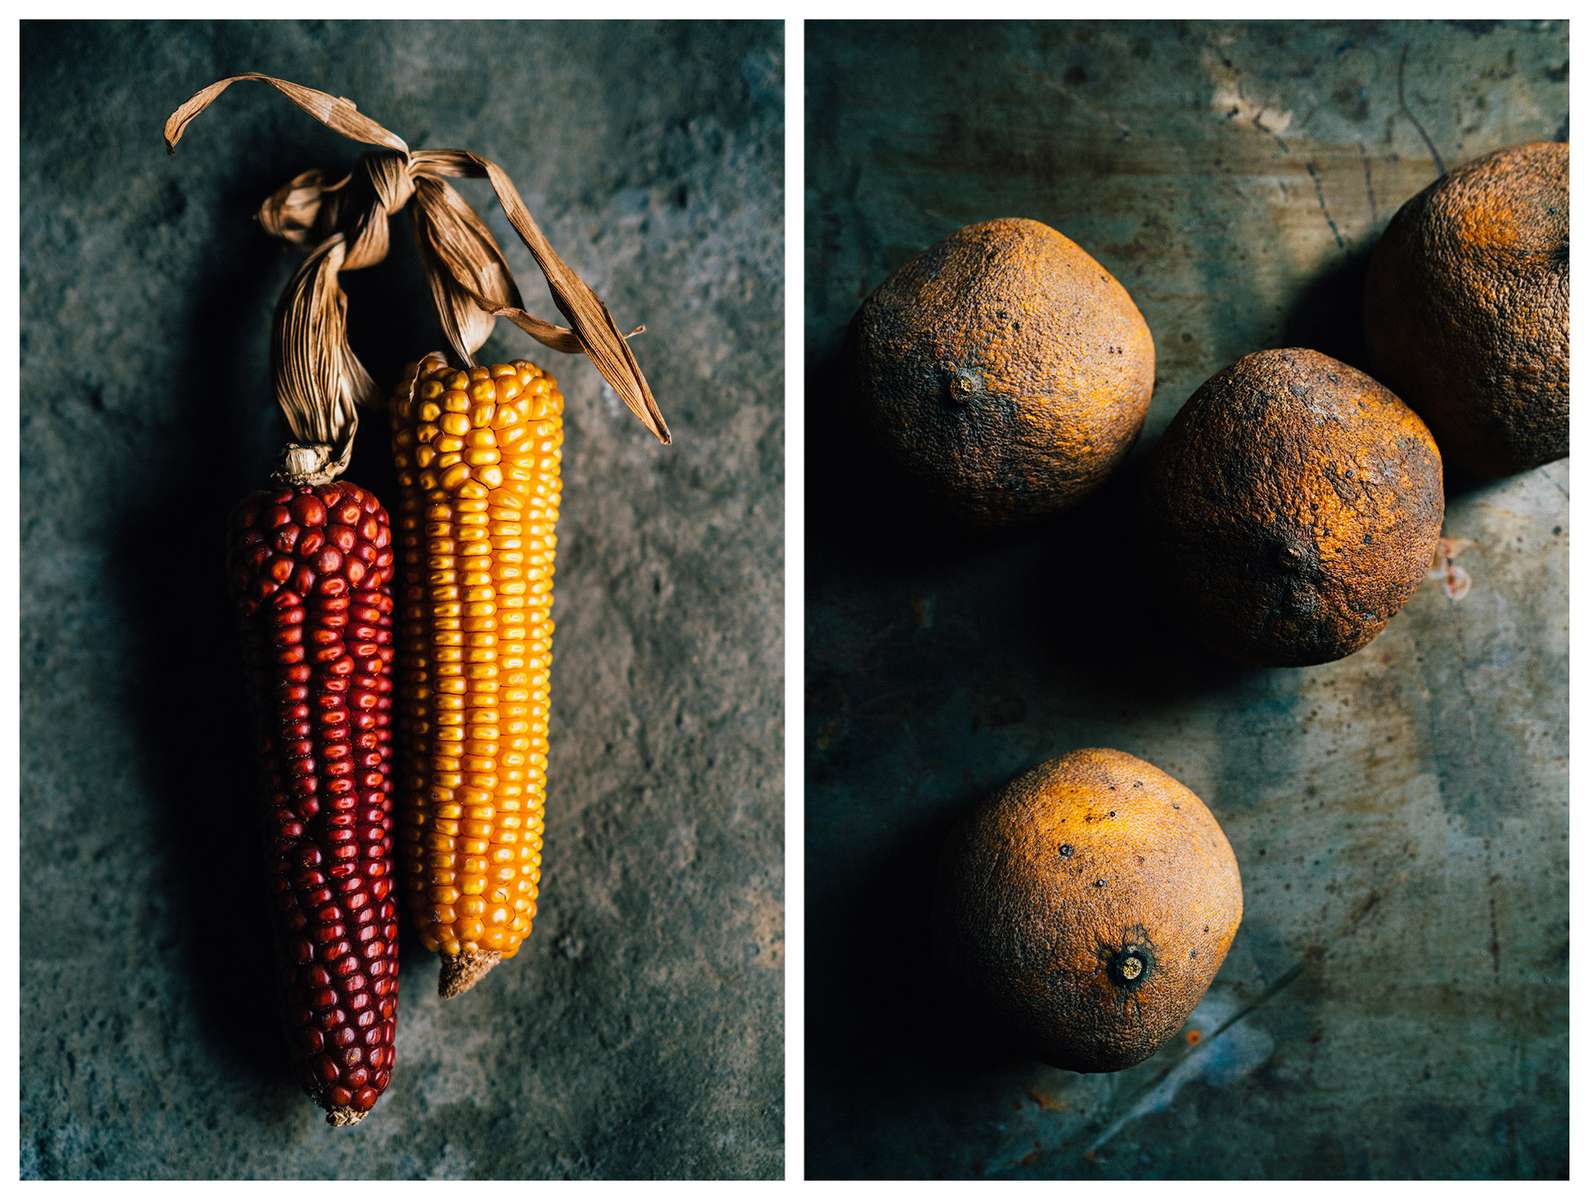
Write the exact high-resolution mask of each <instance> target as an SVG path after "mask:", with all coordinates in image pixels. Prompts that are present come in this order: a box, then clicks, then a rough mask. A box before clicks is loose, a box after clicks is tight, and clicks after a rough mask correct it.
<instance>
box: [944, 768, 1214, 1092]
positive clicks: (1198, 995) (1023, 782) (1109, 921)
mask: <svg viewBox="0 0 1589 1200" xmlns="http://www.w3.org/2000/svg"><path fill="white" fill-rule="evenodd" d="M1241 909H1242V897H1241V872H1240V871H1239V869H1238V868H1237V866H1236V856H1235V854H1234V853H1233V852H1232V851H1231V848H1230V843H1229V842H1228V841H1227V840H1226V838H1225V834H1224V831H1223V830H1221V829H1220V827H1219V822H1218V821H1216V820H1215V819H1214V815H1213V814H1212V813H1211V812H1209V811H1208V809H1207V807H1206V806H1205V805H1204V804H1203V802H1202V801H1201V800H1199V799H1198V798H1197V796H1196V795H1194V794H1193V793H1192V792H1191V791H1189V790H1188V789H1187V788H1185V787H1184V786H1182V785H1181V784H1180V783H1178V782H1177V781H1176V780H1174V779H1172V778H1171V777H1170V776H1169V775H1166V774H1165V773H1164V772H1163V771H1161V770H1159V769H1158V768H1157V767H1155V766H1153V765H1151V764H1150V763H1146V762H1143V761H1142V760H1141V759H1139V758H1135V757H1133V756H1132V755H1130V754H1125V753H1122V752H1121V751H1119V750H1077V751H1074V752H1072V753H1070V754H1067V755H1065V756H1064V757H1062V758H1055V759H1050V760H1049V761H1048V762H1045V763H1042V764H1041V765H1039V766H1037V767H1034V768H1033V769H1031V770H1030V771H1027V772H1026V773H1025V774H1023V775H1021V776H1019V777H1018V778H1016V779H1014V780H1012V781H1011V782H1010V783H1009V784H1007V785H1006V786H1005V787H1004V788H1003V789H1001V790H1000V791H999V792H998V793H997V794H995V795H994V796H993V797H992V798H991V799H989V800H988V801H986V802H985V803H984V804H982V805H981V806H980V807H979V808H978V809H977V810H976V812H974V813H973V814H972V815H971V816H970V817H969V818H968V819H967V820H966V821H965V822H964V823H963V824H962V825H961V826H960V827H959V828H958V829H957V830H956V831H955V833H954V834H953V835H952V837H951V839H950V842H949V845H948V848H947V851H946V854H945V862H944V876H943V884H942V887H941V888H940V894H939V900H938V921H937V933H938V937H939V942H940V948H941V950H942V952H943V955H944V957H945V960H946V964H945V965H946V966H947V967H948V969H950V970H952V971H954V972H955V973H956V974H957V975H962V976H964V977H966V978H969V979H970V980H971V981H972V982H973V984H974V986H975V987H976V989H977V990H978V991H980V992H981V993H982V994H983V995H984V996H985V997H986V999H987V1001H988V1002H989V1003H990V1005H991V1006H992V1008H993V1010H994V1011H995V1013H996V1014H997V1015H998V1017H999V1019H1000V1021H1001V1022H1002V1024H1003V1025H1004V1027H1006V1028H1008V1029H1009V1030H1011V1032H1012V1033H1013V1034H1014V1036H1015V1038H1016V1040H1017V1041H1018V1042H1020V1043H1021V1044H1023V1045H1024V1046H1025V1047H1026V1048H1028V1049H1029V1050H1030V1051H1031V1052H1032V1053H1034V1054H1036V1055H1037V1056H1038V1057H1040V1058H1042V1059H1043V1060H1044V1061H1046V1062H1049V1063H1051V1064H1053V1065H1054V1066H1058V1067H1064V1068H1066V1069H1068V1070H1072V1071H1119V1070H1123V1069H1124V1068H1126V1067H1130V1066H1134V1065H1135V1064H1137V1063H1139V1062H1141V1061H1142V1060H1143V1059H1145V1058H1147V1057H1148V1056H1149V1055H1151V1054H1153V1052H1154V1051H1156V1050H1157V1049H1159V1047H1160V1046H1162V1045H1164V1043H1165V1042H1167V1041H1168V1040H1170V1039H1171V1038H1173V1037H1174V1036H1175V1034H1176V1033H1177V1032H1178V1031H1179V1030H1180V1029H1181V1027H1182V1026H1184V1025H1185V1024H1186V1020H1187V1018H1188V1017H1190V1016H1191V1014H1192V1010H1193V1009H1194V1008H1196V1007H1197V1004H1198V1001H1200V1000H1201V999H1202V998H1203V994H1204V993H1205V992H1206V991H1207V990H1208V985H1209V983H1210V982H1212V980H1213V978H1214V975H1215V974H1216V973H1217V972H1218V971H1219V967H1220V964H1221V963H1222V962H1224V960H1225V952H1226V951H1227V950H1229V949H1230V944H1231V940H1232V939H1233V938H1234V937H1235V936H1236V927H1237V926H1238V925H1240V924H1241Z"/></svg>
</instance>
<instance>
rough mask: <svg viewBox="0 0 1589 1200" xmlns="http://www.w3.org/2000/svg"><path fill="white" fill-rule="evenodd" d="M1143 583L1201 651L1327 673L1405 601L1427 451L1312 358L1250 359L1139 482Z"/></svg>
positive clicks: (1411, 585)
mask: <svg viewBox="0 0 1589 1200" xmlns="http://www.w3.org/2000/svg"><path fill="white" fill-rule="evenodd" d="M1145 509H1146V519H1147V523H1148V525H1149V531H1150V542H1151V544H1152V545H1153V546H1154V548H1155V552H1156V558H1155V565H1154V572H1155V574H1156V575H1157V576H1158V577H1159V578H1161V579H1163V580H1164V581H1165V594H1166V596H1167V597H1169V598H1170V599H1172V600H1173V602H1174V603H1175V604H1177V605H1178V606H1180V609H1181V612H1182V615H1183V616H1184V618H1185V620H1186V623H1187V625H1188V626H1189V628H1190V629H1191V630H1192V631H1193V632H1194V633H1195V634H1196V635H1197V636H1198V637H1200V638H1201V640H1203V641H1204V642H1205V643H1206V644H1207V645H1208V646H1209V647H1210V648H1212V649H1214V650H1216V651H1218V652H1220V653H1222V654H1225V655H1227V656H1229V657H1231V658H1234V659H1236V660H1237V661H1240V662H1245V663H1250V664H1254V665H1258V666H1271V667H1300V666H1310V665H1313V664H1316V663H1323V662H1330V661H1332V660H1334V659H1337V658H1343V657H1345V656H1346V655H1348V654H1351V653H1353V652H1354V651H1356V650H1359V649H1361V648H1362V647H1364V646H1366V645H1367V644H1368V643H1369V642H1370V641H1372V640H1373V639H1374V638H1375V637H1377V636H1378V635H1379V633H1380V631H1381V630H1383V629H1384V628H1385V625H1386V624H1387V623H1388V622H1389V621H1390V618H1391V617H1393V616H1394V615H1395V614H1396V613H1397V612H1398V611H1400V609H1401V606H1402V605H1403V604H1405V603H1406V602H1407V600H1408V598H1409V597H1410V596H1411V595H1412V594H1413V592H1414V591H1416V590H1417V587H1418V584H1419V583H1420V582H1422V580H1423V578H1424V574H1425V572H1426V571H1427V570H1428V568H1429V564H1430V562H1431V560H1432V559H1433V556H1434V551H1435V546H1436V544H1437V543H1438V541H1439V538H1440V524H1441V521H1442V520H1443V519H1444V516H1445V494H1444V491H1443V479H1442V474H1441V463H1440V451H1439V449H1438V448H1437V447H1436V446H1435V443H1434V439H1433V438H1432V437H1431V436H1430V434H1429V430H1428V428H1427V427H1426V426H1425V425H1424V423H1423V422H1422V421H1421V420H1419V419H1418V416H1417V414H1416V413H1414V412H1413V411H1412V410H1411V409H1410V408H1408V407H1407V406H1406V405H1405V404H1403V403H1402V402H1401V401H1400V400H1399V399H1397V398H1396V397H1395V396H1394V395H1392V394H1391V392H1390V391H1389V390H1387V389H1386V388H1385V387H1383V386H1381V385H1380V384H1379V383H1376V382H1375V381H1374V380H1373V379H1370V378H1369V377H1368V376H1367V375H1365V374H1363V373H1362V372H1361V371H1358V370H1356V369H1354V368H1352V367H1349V366H1347V365H1346V364H1345V363H1342V362H1337V361H1336V360H1335V359H1333V358H1330V357H1328V356H1326V355H1323V354H1320V353H1318V352H1317V351H1315V350H1264V351H1261V352H1259V353H1257V354H1249V355H1247V356H1246V357H1245V358H1242V359H1240V360H1238V361H1237V362H1236V363H1234V364H1233V365H1231V366H1229V367H1227V368H1226V369H1225V370H1223V371H1221V372H1220V373H1219V374H1217V375H1215V376H1214V377H1213V378H1212V379H1210V380H1209V381H1208V382H1207V383H1205V384H1204V385H1203V386H1202V387H1200V388H1199V389H1198V390H1197V392H1196V393H1195V394H1194V395H1193V396H1192V398H1191V399H1190V400H1188V401H1187V402H1186V404H1185V405H1183V406H1182V408H1181V411H1180V412H1179V413H1177V414H1176V416H1175V420H1174V421H1172V422H1171V423H1170V427H1169V429H1168V430H1166V432H1165V434H1164V438H1163V441H1162V442H1161V443H1160V444H1159V446H1158V449H1157V452H1156V453H1155V456H1154V460H1153V462H1152V464H1151V466H1150V468H1149V471H1148V479H1147V489H1146V503H1145Z"/></svg>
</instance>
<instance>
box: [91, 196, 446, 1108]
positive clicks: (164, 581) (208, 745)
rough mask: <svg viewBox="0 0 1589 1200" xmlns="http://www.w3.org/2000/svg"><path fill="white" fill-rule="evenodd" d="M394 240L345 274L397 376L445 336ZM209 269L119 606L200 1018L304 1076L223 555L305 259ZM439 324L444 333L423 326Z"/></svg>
mask: <svg viewBox="0 0 1589 1200" xmlns="http://www.w3.org/2000/svg"><path fill="white" fill-rule="evenodd" d="M276 183H279V180H275V179H273V178H272V179H265V178H263V177H261V178H257V179H250V180H248V181H246V182H239V183H238V184H237V186H235V187H234V188H232V189H231V190H230V193H229V196H228V206H229V207H231V208H232V209H233V210H234V211H248V210H249V209H250V208H251V207H252V206H253V205H254V204H256V203H257V202H258V200H259V198H260V197H262V196H264V195H266V194H267V193H268V192H269V191H270V189H271V188H272V187H274V186H275V185H276ZM405 228H406V226H405ZM394 232H395V231H394ZM394 243H397V244H394V247H393V253H392V260H390V261H388V262H387V263H385V264H382V265H380V266H378V267H374V268H371V269H369V270H367V271H362V272H357V273H354V274H351V275H349V276H347V277H345V279H346V284H347V287H348V290H349V292H350V294H351V295H352V296H353V299H352V300H351V301H350V312H351V313H352V314H353V316H352V320H351V336H352V338H353V343H354V348H355V350H356V351H357V352H358V353H359V354H360V356H361V358H363V360H364V362H365V365H366V367H367V368H368V369H369V370H370V371H371V373H372V374H373V375H374V376H375V378H376V379H377V381H379V382H380V383H381V384H382V385H383V386H385V385H387V384H389V382H390V381H391V380H392V379H393V378H395V376H396V374H397V370H398V368H399V367H400V365H401V364H402V362H403V361H406V358H411V357H413V356H415V355H417V354H418V353H420V352H422V350H423V349H429V348H432V347H433V346H440V345H441V344H442V341H443V339H442V335H441V333H440V331H439V329H437V328H436V327H435V322H434V316H433V314H430V313H429V310H428V308H427V305H428V303H429V299H428V296H427V295H426V294H425V293H424V291H423V288H422V287H415V288H413V289H409V288H406V287H404V286H402V284H401V282H400V280H401V281H406V278H407V277H406V275H402V276H400V277H399V274H398V273H399V272H401V271H403V269H404V268H405V267H411V266H412V263H411V262H406V261H405V259H404V256H405V255H408V254H410V247H409V246H408V245H407V244H406V237H405V238H403V239H399V238H395V237H394ZM211 261H212V263H215V264H217V265H216V267H215V269H214V270H213V271H212V272H211V274H210V275H209V276H208V277H207V278H204V279H198V280H191V281H187V280H184V281H173V282H174V283H178V284H179V285H180V286H184V287H191V288H195V289H197V290H196V293H195V301H194V303H193V304H192V306H191V309H190V311H191V313H192V321H191V323H190V324H189V326H188V327H187V328H186V329H183V330H173V331H172V336H174V337H180V338H181V339H182V342H183V344H184V345H185V346H187V347H188V348H189V351H188V357H187V360H186V362H185V363H184V366H183V370H182V372H181V374H180V377H179V378H178V379H177V380H175V381H173V386H176V387H179V388H183V389H184V390H185V392H186V396H187V407H186V413H185V415H184V420H183V421H182V423H180V424H174V425H173V426H172V427H171V428H170V430H169V432H168V434H167V442H166V445H165V452H164V456H163V458H162V459H161V460H160V461H159V462H158V463H154V464H151V467H152V474H157V475H159V474H163V475H164V477H165V478H166V479H167V480H168V483H167V486H166V487H165V488H164V490H163V491H160V492H157V493H156V495H155V497H154V498H153V499H152V500H151V501H150V502H149V503H148V505H147V506H145V507H140V508H138V509H136V510H134V511H132V512H130V513H128V514H127V520H126V522H125V525H124V527H123V532H122V536H121V538H120V547H121V549H120V552H119V556H118V557H119V563H118V567H119V570H118V571H117V578H118V579H120V580H121V581H122V587H121V593H120V595H119V596H118V597H116V599H117V600H118V602H119V604H120V608H121V612H122V616H123V619H124V620H125V621H126V623H127V625H128V626H129V627H130V630H131V636H132V640H133V642H134V644H135V645H136V646H137V648H138V654H139V659H140V662H139V669H140V677H141V678H142V679H143V680H144V682H145V689H144V692H143V695H142V696H141V697H140V698H139V703H138V704H137V711H136V712H135V713H134V714H133V719H135V720H137V721H138V722H140V723H141V725H142V738H141V744H142V746H143V747H144V756H143V758H142V760H141V762H140V763H139V764H138V766H139V769H140V770H141V771H142V772H143V773H144V774H145V776H146V777H147V788H146V790H147V791H148V793H149V794H151V795H154V796H158V797H160V798H161V800H162V803H163V809H162V816H163V819H164V823H165V827H166V828H165V834H164V836H163V837H162V838H161V842H162V844H163V845H165V846H166V847H168V848H169V854H168V859H167V862H166V864H165V870H164V872H163V876H162V879H163V886H164V888H165V889H166V890H167V892H168V894H169V895H171V896H173V897H177V898H179V899H178V903H177V905H176V911H177V912H178V913H179V914H181V917H180V919H181V920H184V921H186V923H187V928H186V930H185V934H186V942H187V947H186V950H187V960H188V961H187V963H186V970H187V974H188V977H189V978H190V979H191V980H192V982H193V990H194V997H195V1002H196V1007H197V1009H198V1017H199V1023H200V1024H201V1026H202V1027H203V1028H204V1030H205V1032H206V1034H207V1035H208V1036H209V1037H210V1038H211V1040H212V1041H213V1042H214V1043H215V1046H216V1052H217V1057H218V1058H220V1059H221V1060H222V1061H223V1062H224V1063H225V1069H226V1070H227V1071H229V1072H237V1073H246V1074H248V1075H251V1076H253V1077H254V1078H256V1079H257V1080H260V1081H270V1082H280V1083H282V1084H284V1085H286V1086H292V1085H293V1084H294V1083H295V1082H296V1081H295V1080H294V1079H293V1078H292V1076H291V1074H290V1072H289V1071H288V1070H287V1068H286V1056H285V1054H284V1046H283V1042H282V1036H283V1035H282V1031H281V1013H280V1004H279V1000H278V993H277V988H278V986H279V985H278V981H277V971H276V968H275V964H274V961H273V957H272V956H273V953H274V951H273V949H272V944H271V936H270V924H269V922H270V896H271V892H270V886H271V885H270V882H269V874H268V870H267V861H266V856H265V841H264V838H265V832H264V821H263V803H262V800H261V797H260V795H259V788H260V786H261V783H260V777H259V767H258V762H257V758H256V755H255V749H254V727H253V721H254V714H253V712H252V710H251V708H250V701H251V697H250V695H249V687H250V684H249V681H248V680H247V679H246V678H245V675H244V670H243V666H242V650H241V645H240V640H239V635H238V631H237V628H236V624H235V620H236V618H235V607H234V605H233V604H232V601H231V597H230V596H229V594H228V591H227V581H226V577H225V560H226V529H227V522H228V519H229V517H230V515H231V512H232V511H233V509H234V508H235V507H236V506H237V504H238V503H240V502H241V501H242V499H243V498H244V496H246V495H247V494H248V493H249V492H250V491H253V490H255V489H257V488H261V487H265V486H267V485H268V479H267V475H268V472H269V471H270V469H271V468H272V466H273V465H274V463H275V459H276V456H277V454H278V453H279V451H280V449H281V446H282V445H283V444H284V443H285V441H286V440H287V438H288V433H287V429H286V425H285V422H284V421H283V420H282V419H281V418H280V417H279V415H277V414H276V406H275V400H274V390H273V386H274V385H273V381H272V380H271V379H270V378H269V377H268V375H266V376H263V377H262V376H259V375H257V374H256V373H255V371H256V364H260V363H263V362H265V361H266V355H265V354H264V353H262V351H263V350H264V348H265V347H268V345H269V339H270V336H271V328H270V324H269V322H268V321H267V322H259V323H256V321H255V320H254V316H255V314H257V313H258V312H260V311H261V307H262V303H261V302H262V301H263V299H264V298H265V297H266V296H269V298H270V299H271V300H274V298H275V291H276V289H278V288H279V287H281V286H284V285H285V283H286V280H287V278H288V272H289V270H290V269H291V268H292V267H295V266H296V264H297V261H298V252H297V251H296V250H290V251H284V250H283V248H282V246H281V244H280V243H277V242H274V241H272V240H270V239H269V238H267V237H265V236H264V235H263V234H261V233H259V232H258V231H251V230H248V229H244V230H242V232H241V233H240V234H239V236H238V237H237V238H236V244H235V245H228V246H226V247H225V248H224V251H223V252H222V253H218V254H217V255H216V256H215V257H214V258H213V259H212V260H211ZM361 277H362V278H361ZM427 316H428V317H430V328H429V329H428V330H422V329H421V321H422V319H423V318H425V317H427ZM362 416H363V420H362V423H361V429H360V434H359V437H358V439H357V442H356V444H355V450H354V455H353V462H352V465H351V467H350V469H349V471H348V475H347V477H348V478H349V479H351V480H353V481H354V482H357V483H359V484H360V485H361V486H364V487H367V488H369V489H371V490H373V491H374V492H375V493H376V494H377V495H378V496H380V497H381V500H382V502H383V503H385V504H387V505H388V507H389V508H390V506H391V504H392V502H393V500H394V498H395V491H396V487H395V475H394V471H393V468H392V463H391V454H390V451H389V448H388V445H387V440H386V435H385V422H384V417H383V416H382V414H379V413H364V414H362ZM405 920H406V917H405ZM179 932H182V931H179ZM411 949H412V950H414V951H418V952H419V954H420V955H423V950H422V948H420V947H419V945H418V940H417V939H416V938H414V937H413V936H411V935H410V934H409V933H408V932H407V930H406V929H405V936H404V938H403V965H404V967H407V966H409V951H410V950H411Z"/></svg>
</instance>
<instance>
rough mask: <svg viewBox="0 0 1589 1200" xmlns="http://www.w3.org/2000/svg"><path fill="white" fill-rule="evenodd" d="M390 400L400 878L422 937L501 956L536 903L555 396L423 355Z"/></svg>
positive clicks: (544, 388)
mask: <svg viewBox="0 0 1589 1200" xmlns="http://www.w3.org/2000/svg"><path fill="white" fill-rule="evenodd" d="M414 395H415V397H416V401H415V403H414V404H412V405H409V406H406V409H407V411H406V412H405V411H400V410H402V409H403V408H404V407H405V406H402V405H397V406H394V408H393V445H394V455H395V456H396V457H397V459H398V464H399V477H400V480H401V483H402V496H403V504H402V509H401V514H400V517H399V521H398V523H397V529H398V531H399V538H398V541H399V546H398V551H399V555H400V559H401V561H402V563H403V564H404V567H405V572H406V578H407V579H409V580H411V581H412V582H411V583H407V584H405V585H404V590H403V593H402V600H401V607H402V611H401V612H400V613H399V622H398V629H399V634H400V637H401V638H402V642H403V644H402V646H401V648H400V650H401V655H400V658H399V662H400V663H402V664H403V667H402V670H403V678H404V680H405V684H406V690H405V692H403V693H402V694H401V695H402V700H403V707H402V712H401V716H400V720H401V723H402V730H403V734H404V736H403V738H402V739H400V745H402V746H403V747H404V750H405V761H404V763H403V770H402V772H401V774H400V779H401V784H402V788H403V795H404V808H403V812H404V814H405V820H404V822H403V845H404V849H405V868H404V876H405V881H406V882H407V883H408V884H411V885H412V887H411V896H410V898H411V900H412V902H413V911H414V913H415V915H416V917H417V923H418V926H419V929H418V932H419V936H420V940H421V942H423V943H424V944H425V945H427V946H433V947H438V948H440V950H441V951H442V952H443V953H445V954H448V955H452V956H456V955H458V954H460V953H462V952H463V951H465V950H477V949H481V948H485V949H490V950H496V951H498V952H499V953H501V954H502V955H503V956H505V957H506V956H511V955H512V954H514V953H516V952H517V950H518V948H519V945H520V943H521V942H522V941H523V939H524V937H525V936H526V935H527V934H528V933H529V930H530V926H531V923H532V921H533V918H534V915H535V911H536V901H537V896H538V888H539V880H540V870H541V839H542V826H541V818H540V813H541V811H542V809H543V808H544V805H545V779H546V774H545V769H546V750H547V746H546V735H547V714H548V712H549V709H550V701H549V693H548V690H547V689H548V686H549V683H550V672H549V668H550V663H551V652H550V651H551V636H552V630H553V623H552V621H551V619H550V617H549V609H550V606H551V602H552V577H553V575H552V572H553V557H554V554H555V551H556V547H557V536H556V521H557V512H558V499H559V494H560V484H559V481H558V473H559V469H560V462H561V455H562V427H561V413H562V406H563V397H562V394H561V393H560V392H559V391H558V390H557V385H556V383H555V381H554V380H552V379H551V378H550V377H549V376H547V375H546V374H545V373H544V372H542V371H541V370H540V369H539V368H537V367H535V366H534V365H533V364H530V363H528V362H515V363H513V364H511V365H509V364H499V365H497V366H495V367H491V368H486V367H476V368H472V369H470V370H469V371H467V372H465V371H457V370H453V369H451V368H448V367H446V366H444V365H442V363H441V362H440V360H439V359H434V358H433V359H429V360H427V361H426V362H425V363H424V364H422V368H421V371H420V379H419V381H418V383H417V385H416V388H415V391H414Z"/></svg>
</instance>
